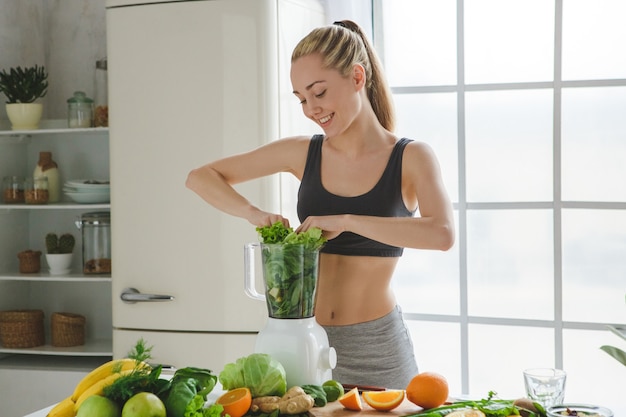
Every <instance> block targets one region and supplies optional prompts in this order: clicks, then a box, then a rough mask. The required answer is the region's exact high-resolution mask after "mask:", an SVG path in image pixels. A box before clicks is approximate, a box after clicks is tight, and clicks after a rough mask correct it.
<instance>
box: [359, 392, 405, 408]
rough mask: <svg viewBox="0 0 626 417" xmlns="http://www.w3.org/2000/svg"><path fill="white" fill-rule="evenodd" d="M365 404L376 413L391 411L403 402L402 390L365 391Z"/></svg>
mask: <svg viewBox="0 0 626 417" xmlns="http://www.w3.org/2000/svg"><path fill="white" fill-rule="evenodd" d="M363 399H364V400H365V402H366V403H367V404H368V405H369V406H370V407H372V408H373V409H374V410H378V411H389V410H393V409H394V408H396V407H397V406H399V405H400V404H402V401H404V390H387V391H365V392H364V393H363Z"/></svg>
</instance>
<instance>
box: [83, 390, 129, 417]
mask: <svg viewBox="0 0 626 417" xmlns="http://www.w3.org/2000/svg"><path fill="white" fill-rule="evenodd" d="M120 415H121V413H120V407H119V406H118V405H117V404H116V403H115V402H113V401H111V400H109V399H108V398H106V397H102V396H100V395H92V396H91V397H87V399H85V401H83V403H82V404H81V405H80V407H79V408H78V413H76V417H120Z"/></svg>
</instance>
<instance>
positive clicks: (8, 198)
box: [2, 176, 24, 204]
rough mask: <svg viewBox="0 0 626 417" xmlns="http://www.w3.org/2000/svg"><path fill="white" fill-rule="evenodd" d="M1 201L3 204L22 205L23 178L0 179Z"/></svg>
mask: <svg viewBox="0 0 626 417" xmlns="http://www.w3.org/2000/svg"><path fill="white" fill-rule="evenodd" d="M2 201H4V203H5V204H19V203H24V178H23V177H18V176H9V177H4V178H3V179H2Z"/></svg>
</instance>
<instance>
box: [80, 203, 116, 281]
mask: <svg viewBox="0 0 626 417" xmlns="http://www.w3.org/2000/svg"><path fill="white" fill-rule="evenodd" d="M76 226H77V227H78V228H79V229H81V231H82V238H83V273H85V274H110V273H111V213H110V212H108V211H98V212H92V213H84V214H83V215H82V216H81V218H80V220H79V221H77V222H76Z"/></svg>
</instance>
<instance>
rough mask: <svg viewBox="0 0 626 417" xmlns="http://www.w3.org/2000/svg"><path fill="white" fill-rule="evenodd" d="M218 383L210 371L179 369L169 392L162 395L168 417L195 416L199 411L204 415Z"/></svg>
mask: <svg viewBox="0 0 626 417" xmlns="http://www.w3.org/2000/svg"><path fill="white" fill-rule="evenodd" d="M216 382H217V376H215V375H213V374H212V373H211V371H210V370H208V369H202V368H195V367H187V368H181V369H177V370H176V372H175V373H174V377H172V379H171V381H170V387H169V390H168V391H167V392H165V393H164V394H163V395H161V397H162V398H163V402H164V403H165V408H166V410H167V415H168V417H189V416H195V415H197V413H198V412H199V411H200V412H202V413H204V411H203V410H202V407H203V406H204V402H205V401H206V398H207V395H208V394H209V393H210V392H211V391H212V390H213V388H214V387H215V383H216ZM198 404H200V407H198ZM213 411H214V410H213ZM220 413H221V410H220ZM200 415H204V414H200Z"/></svg>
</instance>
